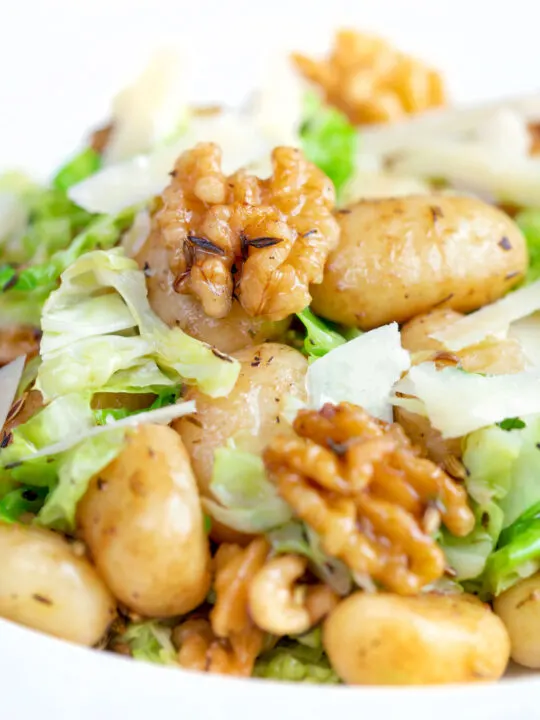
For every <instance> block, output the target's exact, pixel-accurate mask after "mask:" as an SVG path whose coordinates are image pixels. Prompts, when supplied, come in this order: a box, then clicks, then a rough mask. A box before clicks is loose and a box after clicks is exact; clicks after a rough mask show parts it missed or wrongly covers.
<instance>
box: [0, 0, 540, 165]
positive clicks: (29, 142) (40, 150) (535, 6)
mask: <svg viewBox="0 0 540 720" xmlns="http://www.w3.org/2000/svg"><path fill="white" fill-rule="evenodd" d="M348 24H352V25H356V26H358V27H361V28H363V29H367V30H374V31H378V32H381V33H384V34H385V35H387V36H388V37H389V38H391V39H394V40H397V41H398V42H399V43H400V44H401V45H402V46H403V47H404V48H406V49H409V50H412V51H413V52H415V53H417V54H418V55H420V56H423V57H425V58H426V59H428V60H430V61H431V62H432V63H433V64H434V65H436V66H438V67H440V68H442V69H444V70H445V71H446V74H447V76H448V81H449V85H450V88H451V91H452V95H453V97H454V98H455V99H456V100H459V101H469V100H471V99H474V98H485V97H492V96H495V95H497V94H501V93H502V94H508V93H513V92H522V91H530V90H535V89H536V88H537V87H540V50H539V48H540V3H538V2H537V0H511V1H509V2H503V1H502V0H494V1H492V2H490V0H270V1H269V0H265V1H264V2H260V0H221V1H220V2H216V1H215V0H214V1H212V0H192V1H191V2H186V1H185V0H33V1H29V0H19V2H17V0H0V130H1V132H0V167H6V166H10V165H14V164H17V165H22V166H26V167H34V168H37V169H39V170H41V171H47V170H50V169H51V165H52V164H54V163H56V162H58V161H59V160H60V159H61V158H62V157H63V156H65V155H66V154H69V153H70V151H71V150H72V148H73V147H74V145H76V144H77V143H78V142H79V141H80V139H81V137H82V135H83V134H84V132H85V130H86V129H87V128H88V127H89V126H92V125H94V124H95V123H96V122H99V120H100V119H102V118H103V117H105V116H106V112H107V104H108V101H109V100H110V98H111V96H112V95H113V94H114V92H115V91H116V89H117V88H118V87H119V86H120V85H121V84H122V83H123V82H124V81H125V80H127V79H129V77H130V73H133V72H134V71H135V70H136V68H137V67H140V65H141V64H142V63H143V62H144V58H145V57H147V56H148V54H149V53H150V52H151V51H152V49H153V48H155V47H156V46H158V45H160V44H163V43H166V44H169V43H176V44H178V45H179V46H180V47H182V48H183V49H185V51H186V54H187V56H188V58H189V61H190V63H191V64H192V66H193V70H194V74H195V78H196V88H195V92H196V95H197V98H198V99H202V100H213V99H218V100H223V99H226V100H229V101H235V100H238V99H240V98H241V97H242V96H243V95H245V94H246V93H247V92H248V91H249V89H250V88H251V87H252V86H253V85H254V83H256V79H257V74H258V72H259V71H260V68H261V66H262V65H263V64H264V62H265V59H266V58H268V56H269V55H270V54H271V53H272V52H273V51H275V50H276V48H280V47H288V48H301V49H303V48H305V49H308V50H317V49H321V48H323V47H324V46H325V45H326V44H327V42H328V39H329V37H330V35H331V31H332V29H333V28H334V27H336V26H340V25H348Z"/></svg>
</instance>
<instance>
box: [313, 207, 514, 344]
mask: <svg viewBox="0 0 540 720" xmlns="http://www.w3.org/2000/svg"><path fill="white" fill-rule="evenodd" d="M338 220H339V225H340V229H341V236H340V242H339V245H338V247H337V249H336V250H334V251H333V252H332V253H331V254H330V256H329V258H328V261H327V264H326V268H325V273H324V279H323V282H322V283H321V284H320V285H313V286H312V287H311V294H312V297H313V303H312V307H313V309H314V310H315V312H316V313H318V314H319V315H322V316H323V317H325V318H327V319H328V320H333V321H335V322H339V323H343V324H345V325H352V326H355V327H359V328H361V329H362V330H370V329H371V328H375V327H378V326H380V325H384V324H385V323H389V322H392V321H397V322H399V323H403V322H406V321H407V320H410V319H411V318H413V317H415V316H416V315H420V314H421V313H425V312H428V311H429V310H431V309H433V308H435V307H444V308H450V309H452V310H457V311H460V312H469V311H471V310H475V309H477V308H479V307H481V306H482V305H485V304H487V303H490V302H493V301H494V300H496V299H497V298H499V297H501V295H503V294H504V293H505V292H507V291H508V290H510V289H511V288H512V287H513V286H514V285H515V284H516V283H518V282H519V281H520V280H521V279H523V275H524V273H525V271H526V268H527V249H526V245H525V240H524V238H523V235H522V234H521V232H520V230H519V229H518V227H517V225H516V224H515V223H514V222H513V221H512V220H511V219H510V218H509V217H508V216H507V215H505V214H504V213H503V212H502V211H500V210H498V209H497V208H495V207H493V206H491V205H487V204H486V203H483V202H481V201H480V200H476V199H474V198H471V197H457V196H444V195H431V196H430V195H424V196H410V197H404V198H395V199H394V198H388V199H384V200H366V201H362V202H359V203H357V204H355V205H353V206H351V207H349V208H346V209H343V210H341V211H338Z"/></svg>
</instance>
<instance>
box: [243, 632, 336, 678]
mask: <svg viewBox="0 0 540 720" xmlns="http://www.w3.org/2000/svg"><path fill="white" fill-rule="evenodd" d="M314 637H316V636H315V635H314V634H313V633H311V634H310V637H309V638H308V639H307V644H306V642H302V641H301V639H300V638H298V639H296V640H294V639H292V638H285V639H282V640H280V642H279V643H278V644H277V645H276V647H274V648H273V649H271V650H268V651H267V652H265V653H263V654H262V655H261V656H260V657H259V658H258V659H257V662H256V663H255V668H254V671H253V675H254V677H262V678H269V679H272V680H287V681H289V682H307V683H326V684H338V683H339V682H340V679H339V678H338V676H337V675H336V673H335V672H334V670H332V668H331V666H330V663H329V661H328V657H327V656H326V653H325V652H324V649H323V647H322V643H321V642H320V639H319V640H318V642H316V643H313V638H314Z"/></svg>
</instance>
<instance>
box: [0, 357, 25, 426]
mask: <svg viewBox="0 0 540 720" xmlns="http://www.w3.org/2000/svg"><path fill="white" fill-rule="evenodd" d="M25 362H26V357H25V356H24V355H21V357H18V358H16V359H15V360H13V362H10V363H9V365H5V366H4V367H2V368H0V430H2V428H3V427H4V424H5V422H6V419H7V417H8V415H9V411H10V409H11V405H12V403H13V401H14V400H15V395H16V394H17V388H18V387H19V382H20V380H21V377H22V374H23V370H24V363H25Z"/></svg>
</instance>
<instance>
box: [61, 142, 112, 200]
mask: <svg viewBox="0 0 540 720" xmlns="http://www.w3.org/2000/svg"><path fill="white" fill-rule="evenodd" d="M100 167H101V157H100V155H99V153H97V152H96V151H95V150H93V149H92V148H91V147H88V148H85V149H84V150H81V152H79V153H78V154H77V155H75V157H73V158H71V160H69V161H68V162H67V163H66V164H65V165H63V166H62V167H61V168H60V169H59V170H58V171H57V172H56V175H55V176H54V178H53V181H52V185H53V187H55V188H56V189H57V190H62V191H64V192H65V191H66V190H68V189H69V188H70V187H71V186H72V185H75V184H76V183H78V182H81V181H82V180H86V178H87V177H90V175H93V174H94V173H96V172H97V171H98V170H99V168H100Z"/></svg>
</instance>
